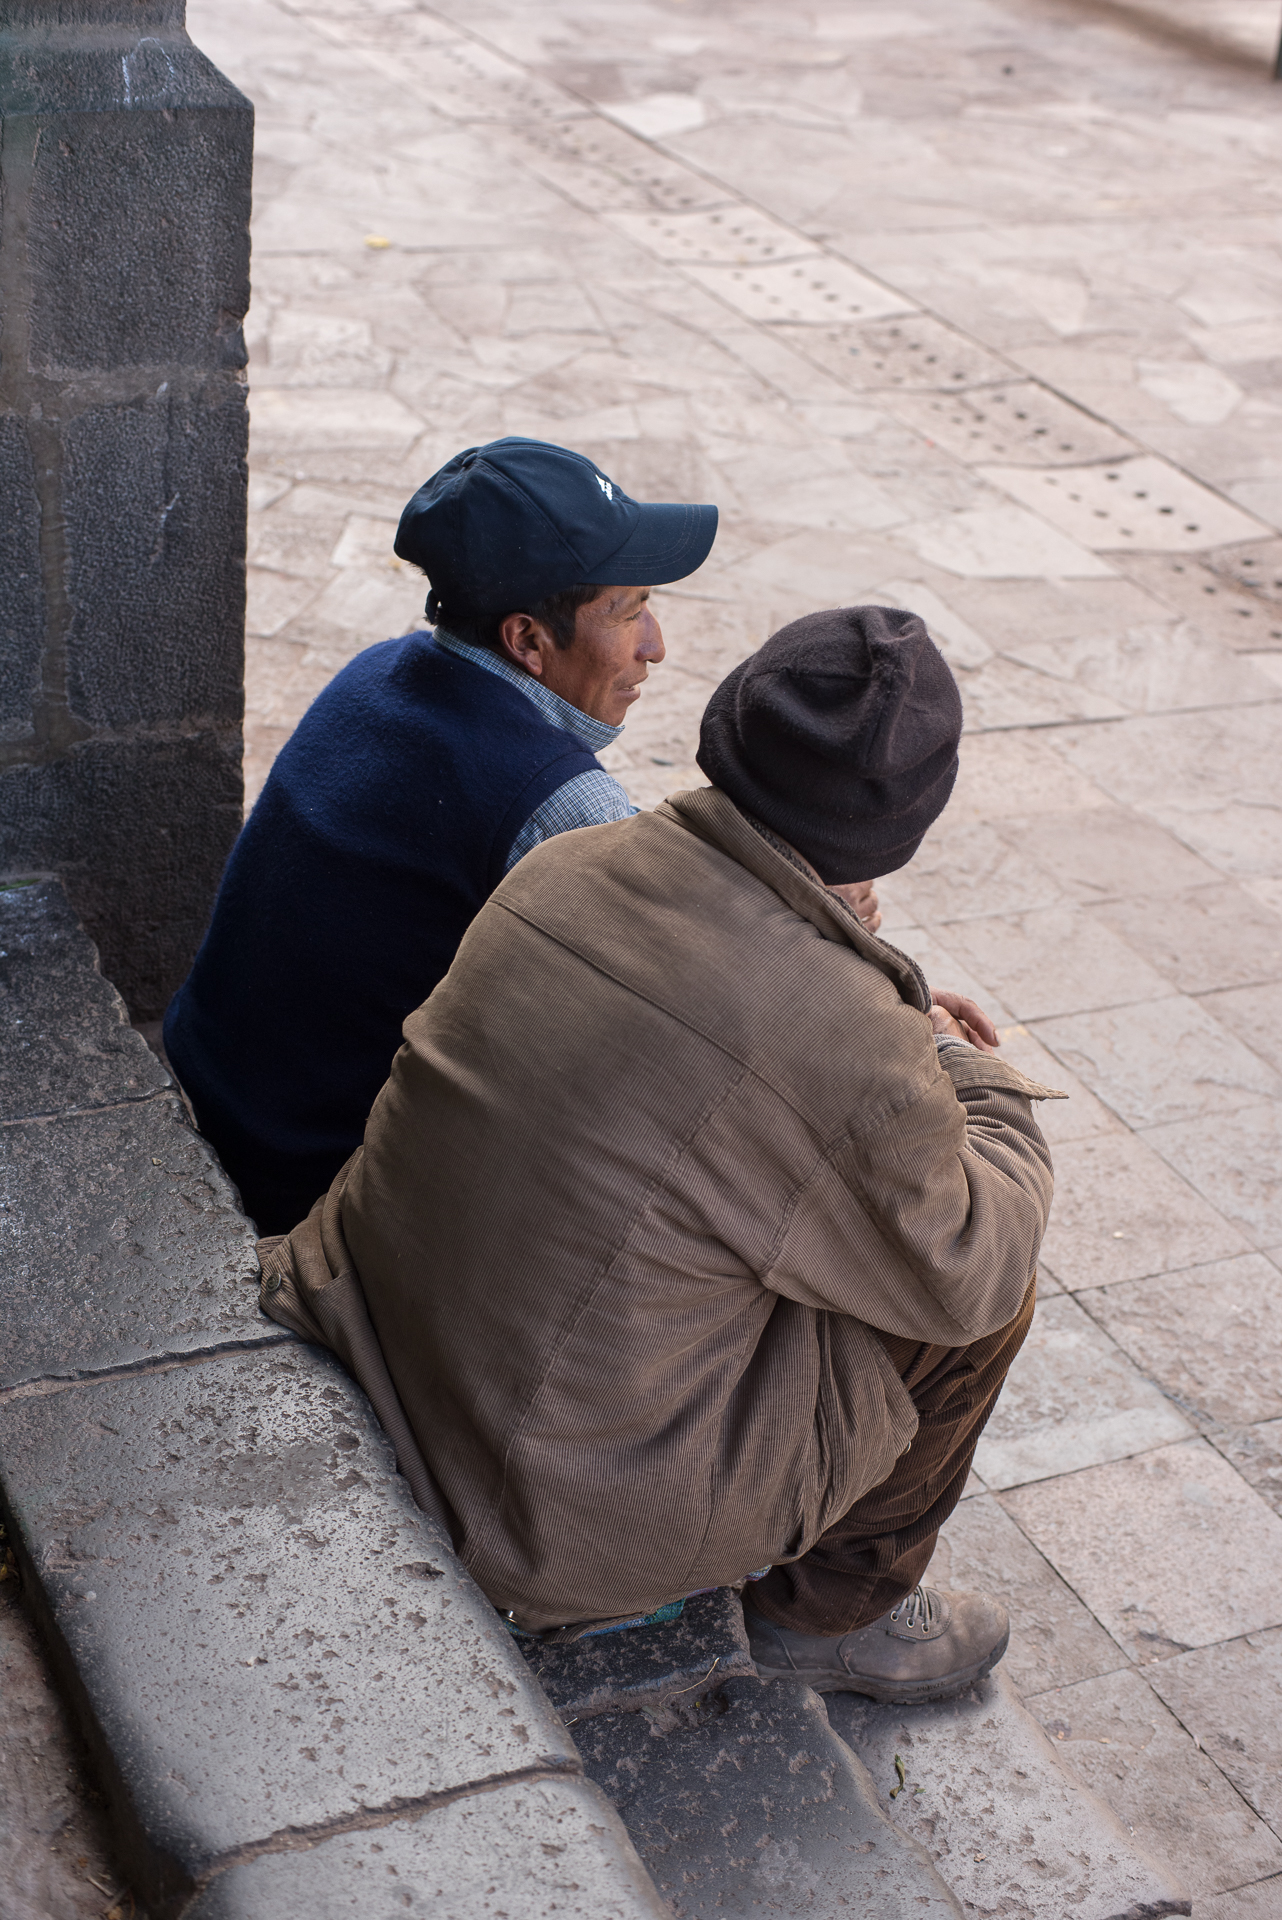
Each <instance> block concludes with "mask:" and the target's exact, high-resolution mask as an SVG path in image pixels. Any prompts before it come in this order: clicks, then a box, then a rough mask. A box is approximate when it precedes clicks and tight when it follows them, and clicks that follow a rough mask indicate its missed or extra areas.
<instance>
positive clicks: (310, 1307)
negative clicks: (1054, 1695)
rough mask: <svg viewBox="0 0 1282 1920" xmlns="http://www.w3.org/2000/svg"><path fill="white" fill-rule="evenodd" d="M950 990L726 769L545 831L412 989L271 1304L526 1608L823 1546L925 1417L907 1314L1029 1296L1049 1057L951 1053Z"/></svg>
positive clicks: (913, 1318) (962, 1336)
mask: <svg viewBox="0 0 1282 1920" xmlns="http://www.w3.org/2000/svg"><path fill="white" fill-rule="evenodd" d="M928 1005H929V995H928V992H927V989H926V985H925V982H924V980H923V979H922V977H921V974H920V973H919V971H918V970H917V968H916V966H915V965H914V964H913V962H912V961H910V960H908V959H906V958H905V957H904V956H903V955H902V954H899V953H897V952H895V950H894V949H893V948H891V947H890V946H888V945H887V944H886V943H885V942H884V941H881V940H879V939H877V938H876V937H875V936H873V935H871V934H869V933H867V932H866V931H865V930H864V928H863V927H861V926H860V924H859V922H858V921H857V920H856V918H855V916H854V915H853V914H852V913H850V912H849V911H848V910H847V909H846V907H845V906H844V905H843V904H842V902H840V901H839V900H838V899H837V898H836V897H835V896H834V895H832V894H831V893H829V892H827V891H826V889H825V888H824V887H823V886H822V885H821V884H820V882H819V881H818V879H817V877H816V876H815V875H814V874H813V873H812V872H811V870H810V869H809V868H808V867H807V866H806V865H805V863H804V862H803V861H801V860H800V859H799V858H798V857H797V856H796V855H795V854H793V853H792V852H791V850H790V849H788V848H787V847H785V846H784V845H783V844H782V843H781V842H778V841H774V840H772V839H770V838H769V837H768V836H767V835H766V834H764V832H762V831H761V830H759V829H757V828H755V827H754V826H753V825H752V824H750V822H749V821H748V820H747V819H746V818H745V817H744V815H743V814H741V813H740V812H739V811H738V810H737V808H736V807H735V806H734V805H733V804H732V802H731V801H730V800H729V799H727V798H726V796H725V795H724V794H722V793H720V792H718V791H717V790H716V789H715V788H704V789H699V790H697V791H694V792H691V793H683V794H677V795H676V796H674V797H673V798H672V799H671V800H669V801H667V802H665V803H664V805H663V806H661V807H660V808H659V809H658V810H657V811H656V812H654V813H643V814H640V815H638V816H637V817H636V818H635V819H631V820H626V821H621V822H619V823H617V824H615V825H611V826H604V827H591V828H586V829H583V830H581V831H579V832H577V833H569V834H564V835H562V836H560V837H559V838H557V839H554V840H551V841H549V842H547V843H546V844H545V845H543V846H541V847H539V848H537V849H536V850H535V851H534V852H533V853H531V854H529V855H528V856H527V857H526V858H525V859H524V860H522V861H521V862H520V864H519V865H518V866H517V867H516V868H514V869H513V871H512V872H511V873H510V874H509V875H508V877H507V878H506V879H505V880H504V882H503V884H502V885H501V886H500V887H499V889H498V891H497V892H496V893H495V894H493V896H492V897H491V899H490V900H489V902H488V903H487V905H486V906H485V907H484V908H483V909H482V911H481V912H480V913H479V914H478V916H477V918H476V919H475V920H474V921H473V923H472V925H471V927H470V929H469V931H468V933H467V936H466V938H465V939H464V941H463V944H462V946H461V947H460V949H459V952H458V956H457V958H456V960H455V962H454V965H453V966H452V967H451V969H450V971H449V973H448V974H447V976H446V978H445V979H444V980H443V981H442V982H441V984H440V986H439V987H437V989H436V991H435V992H434V993H433V994H432V996H431V998H430V999H429V1000H428V1001H427V1002H426V1003H425V1004H424V1005H423V1006H422V1007H420V1008H419V1009H418V1011H417V1012H416V1013H414V1014H412V1015H411V1016H410V1018H409V1019H408V1020H407V1021H406V1023H405V1045H404V1046H403V1047H402V1048H401V1051H400V1052H399V1054H398V1055H397V1057H396V1061H395V1064H394V1066H393V1068H392V1073H391V1077H390V1079H389V1080H388V1082H387V1085H386V1086H385V1087H384V1088H383V1091H382V1092H381V1094H380V1095H379V1097H378V1100H377V1102H376V1103H375V1106H374V1110H373V1113H372V1114H371V1116H370V1121H369V1126H368V1128H367V1130H366V1134H365V1144H364V1146H363V1148H362V1149H361V1150H360V1152H359V1153H357V1154H356V1155H355V1156H354V1157H353V1159H352V1160H351V1161H350V1162H349V1163H348V1165H347V1167H345V1168H344V1170H343V1172H342V1174H340V1176H339V1178H338V1180H337V1181H336V1182H335V1186H334V1188H333V1190H332V1191H331V1193H330V1195H329V1198H328V1200H327V1201H326V1202H323V1203H318V1206H317V1207H316V1209H314V1210H313V1213H312V1215H311V1216H310V1218H309V1219H308V1220H307V1221H306V1222H304V1223H303V1225H302V1226H300V1227H299V1228H296V1229H295V1231H294V1233H293V1234H291V1235H290V1236H289V1237H288V1238H287V1239H285V1240H281V1241H270V1242H264V1243H263V1253H264V1272H265V1282H264V1304H265V1305H266V1306H267V1308H268V1311H270V1312H273V1313H275V1315H276V1317H278V1318H280V1319H282V1320H284V1321H285V1322H286V1323H287V1324H291V1325H294V1326H296V1327H297V1328H298V1329H299V1330H300V1331H303V1332H304V1333H306V1334H308V1336H309V1337H313V1338H317V1337H318V1338H322V1339H324V1340H325V1341H326V1343H327V1344H329V1345H332V1346H334V1347H335V1348H336V1349H337V1350H338V1351H339V1353H340V1354H341V1355H342V1356H343V1358H344V1359H345V1360H346V1361H347V1363H348V1365H349V1366H351V1367H352V1368H353V1370H354V1371H355V1372H356V1373H357V1375H358V1377H360V1378H361V1379H362V1380H363V1381H364V1383H365V1384H366V1386H367V1388H368V1390H369V1391H370V1394H371V1398H372V1399H373V1400H374V1403H375V1405H376V1407H377V1408H378V1410H379V1412H380V1414H381V1415H382V1417H383V1419H384V1424H385V1425H387V1426H388V1429H389V1432H390V1433H391V1436H392V1439H393V1440H394V1442H395V1443H396V1446H397V1450H398V1454H399V1456H400V1458H401V1462H402V1466H403V1468H404V1469H405V1471H406V1472H407V1474H408V1475H409V1477H410V1479H411V1482H412V1483H414V1484H415V1491H416V1492H417V1493H418V1494H419V1497H420V1501H421V1502H423V1503H424V1504H427V1505H429V1506H430V1505H431V1502H432V1488H431V1481H432V1480H434V1481H435V1483H436V1485H437V1486H438V1487H439V1488H440V1490H441V1492H442V1493H443V1494H444V1497H445V1501H446V1502H447V1503H448V1507H449V1509H450V1516H449V1517H450V1523H451V1525H452V1528H453V1531H454V1535H455V1539H456V1542H457V1544H458V1547H459V1551H460V1553H461V1555H462V1558H463V1559H464V1561H465V1562H466V1564H467V1565H468V1567H469V1568H470V1569H471V1571H472V1573H473V1574H474V1576H475V1577H476V1579H477V1581H478V1582H479V1584H480V1585H481V1587H482V1588H483V1589H484V1591H485V1592H486V1593H487V1594H488V1595H489V1597H490V1599H491V1600H492V1601H493V1602H494V1604H495V1605H496V1606H498V1607H499V1608H501V1609H503V1610H505V1611H507V1610H510V1611H511V1612H512V1614H513V1616H514V1617H515V1619H516V1621H517V1622H518V1623H519V1624H521V1625H522V1626H526V1627H530V1628H538V1629H542V1628H546V1627H549V1626H555V1625H562V1624H564V1623H567V1622H573V1621H582V1620H585V1619H589V1618H611V1617H615V1618H617V1617H620V1616H625V1615H628V1614H631V1613H635V1612H641V1611H646V1610H649V1609H651V1608H653V1607H655V1606H657V1605H659V1604H661V1603H662V1602H664V1601H666V1600H670V1599H673V1598H675V1597H676V1596H678V1595H680V1594H683V1593H688V1592H690V1591H691V1590H693V1589H695V1588H699V1587H709V1586H716V1585H722V1584H727V1583H731V1582H733V1581H736V1580H739V1579H741V1578H742V1577H743V1575H744V1574H745V1573H747V1572H748V1571H749V1570H750V1569H753V1568H756V1567H760V1566H764V1565H766V1564H767V1563H768V1562H771V1561H781V1560H786V1559H790V1558H794V1557H796V1556H797V1555H799V1554H801V1553H804V1552H805V1551H806V1549H807V1548H808V1547H809V1546H810V1545H811V1544H813V1542H814V1541H815V1540H816V1539H817V1537H818V1536H819V1534H820V1533H822V1532H823V1530H824V1528H825V1527H826V1526H827V1525H828V1524H829V1523H830V1522H831V1521H833V1520H834V1519H836V1518H837V1517H838V1516H839V1515H840V1514H842V1513H843V1512H844V1511H845V1510H846V1509H847V1508H848V1507H849V1506H850V1505H851V1504H852V1502H853V1501H854V1500H855V1499H856V1498H858V1496H859V1495H860V1494H861V1493H863V1492H864V1491H865V1490H866V1489H867V1488H869V1487H871V1486H875V1485H877V1484H878V1483H879V1482H880V1481H881V1480H883V1479H884V1478H885V1477H886V1475H887V1474H888V1473H889V1471H890V1469H891V1467H892V1465H893V1464H894V1461H895V1460H896V1458H897V1457H898V1456H899V1454H900V1453H902V1451H903V1450H904V1448H905V1447H906V1446H907V1445H908V1443H909V1441H910V1440H911V1438H912V1435H913V1431H914V1428H915V1425H916V1416H915V1413H914V1410H913V1405H912V1402H911V1400H910V1398H909V1396H908V1393H907V1392H906V1390H905V1388H904V1386H903V1384H902V1382H901V1381H900V1379H899V1376H898V1374H897V1373H896V1371H895V1369H894V1368H893V1367H892V1366H891V1364H890V1362H889V1360H888V1358H887V1355H886V1352H885V1349H884V1347H883V1346H882V1343H881V1342H880V1341H879V1340H878V1339H877V1337H876V1333H875V1332H874V1331H872V1330H873V1329H875V1328H881V1329H884V1330H885V1331H886V1332H888V1333H894V1334H901V1335H907V1336H908V1337H909V1338H912V1339H917V1340H922V1341H931V1342H937V1343H940V1344H944V1345H948V1346H962V1345H965V1344H966V1343H967V1342H969V1341H971V1340H973V1339H976V1338H978V1337H979V1336H981V1335H984V1334H987V1333H990V1332H992V1331H994V1330H995V1329H997V1328H999V1327H1001V1326H1004V1325H1005V1324H1006V1323H1007V1322H1008V1321H1009V1320H1011V1319H1013V1318H1014V1316H1015V1314H1016V1312H1017V1311H1018V1309H1019V1306H1020V1303H1021V1301H1022V1300H1023V1297H1024V1294H1025V1291H1026V1289H1027V1287H1028V1283H1029V1280H1030V1278H1031V1276H1032V1273H1033V1269H1034V1265H1035V1262H1036V1259H1037V1250H1038V1245H1039V1242H1040V1240H1041V1235H1042V1230H1043V1227H1044V1225H1045V1221H1046V1214H1047V1209H1048V1207H1049V1204H1050V1197H1051V1169H1050V1157H1049V1154H1048V1152H1047V1148H1046V1144H1045V1141H1044V1140H1043V1138H1042V1136H1041V1133H1040V1132H1039V1131H1038V1128H1037V1126H1036V1125H1035V1123H1034V1121H1033V1119H1032V1110H1031V1107H1030V1097H1031V1098H1034V1099H1035V1098H1039V1097H1045V1096H1046V1094H1047V1093H1048V1091H1049V1090H1048V1089H1046V1088H1043V1087H1038V1086H1036V1085H1034V1084H1033V1083H1032V1082H1030V1081H1028V1080H1026V1079H1025V1078H1024V1076H1023V1075H1022V1074H1020V1073H1019V1072H1017V1071H1016V1070H1015V1069H1014V1068H1012V1067H1008V1066H1006V1065H1005V1064H1004V1063H1002V1062H1001V1061H1000V1060H999V1059H994V1058H992V1057H991V1056H988V1055H985V1054H981V1053H979V1052H977V1051H975V1050H973V1049H971V1048H966V1047H951V1048H946V1049H944V1050H943V1051H942V1052H940V1051H937V1049H936V1047H935V1044H934V1039H933V1036H932V1033H931V1029H930V1023H929V1021H928V1019H927V1017H926V1014H925V1012H924V1009H925V1008H926V1007H927V1006H928ZM362 1295H363V1301H364V1305H362ZM366 1308H367V1309H368V1320H366V1318H365V1309H366ZM371 1327H372V1334H371ZM424 1462H426V1466H427V1468H428V1469H429V1472H428V1473H424V1470H423V1463H424Z"/></svg>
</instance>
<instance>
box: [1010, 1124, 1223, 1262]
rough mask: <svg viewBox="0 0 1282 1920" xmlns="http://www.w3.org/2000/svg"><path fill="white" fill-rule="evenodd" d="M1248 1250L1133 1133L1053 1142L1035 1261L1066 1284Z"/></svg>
mask: <svg viewBox="0 0 1282 1920" xmlns="http://www.w3.org/2000/svg"><path fill="white" fill-rule="evenodd" d="M1222 1124H1223V1122H1222V1121H1221V1120H1217V1122H1216V1125H1217V1127H1218V1126H1220V1125H1222ZM1250 1251H1251V1246H1250V1242H1249V1241H1248V1240H1246V1239H1245V1238H1244V1237H1243V1236H1242V1234H1240V1233H1239V1232H1238V1231H1237V1229H1236V1228H1235V1227H1232V1226H1230V1225H1229V1223H1228V1221H1227V1220H1225V1219H1224V1217H1223V1215H1222V1214H1220V1213H1217V1212H1216V1211H1215V1208H1214V1207H1213V1206H1212V1205H1210V1204H1209V1203H1208V1202H1207V1201H1206V1200H1204V1199H1203V1198H1202V1196H1201V1194H1199V1193H1195V1192H1194V1191H1193V1189H1192V1188H1191V1187H1190V1186H1188V1185H1186V1184H1185V1182H1184V1181H1183V1180H1181V1179H1179V1178H1178V1177H1177V1175H1176V1174H1175V1173H1173V1172H1172V1171H1171V1169H1170V1167H1168V1166H1167V1165H1166V1164H1165V1162H1164V1161H1162V1160H1160V1159H1159V1158H1158V1156H1157V1155H1156V1154H1155V1153H1154V1152H1153V1151H1152V1149H1151V1148H1150V1147H1148V1146H1147V1145H1146V1144H1145V1142H1144V1141H1143V1140H1139V1139H1136V1137H1135V1136H1134V1135H1133V1134H1117V1135H1100V1136H1097V1137H1096V1138H1093V1139H1087V1140H1068V1141H1065V1142H1063V1143H1062V1144H1060V1145H1058V1146H1057V1147H1056V1149H1055V1201H1054V1205H1053V1207H1052V1209H1051V1217H1050V1224H1049V1225H1048V1227H1047V1229H1046V1237H1045V1239H1044V1240H1043V1241H1042V1262H1043V1265H1045V1266H1048V1267H1049V1268H1050V1270H1051V1272H1052V1273H1053V1274H1054V1275H1055V1277H1056V1279H1057V1280H1060V1281H1062V1283H1063V1284H1064V1286H1066V1287H1067V1288H1069V1290H1070V1291H1072V1292H1076V1291H1077V1290H1078V1289H1079V1288H1082V1287H1101V1286H1111V1285H1113V1284H1115V1283H1116V1282H1117V1281H1119V1280H1140V1279H1143V1278H1145V1276H1147V1275H1148V1274H1152V1273H1166V1272H1170V1271H1172V1270H1176V1269H1178V1268H1180V1267H1192V1266H1200V1265H1203V1264H1205V1263H1206V1262H1209V1261H1212V1260H1222V1259H1228V1258H1231V1257H1232V1256H1233V1255H1234V1254H1239V1253H1249V1252H1250Z"/></svg>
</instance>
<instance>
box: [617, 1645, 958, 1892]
mask: <svg viewBox="0 0 1282 1920" xmlns="http://www.w3.org/2000/svg"><path fill="white" fill-rule="evenodd" d="M717 1704H718V1705H720V1706H721V1707H723V1709H724V1710H723V1711H721V1712H716V1711H715V1710H714V1711H713V1712H712V1713H711V1714H710V1715H708V1717H705V1718H703V1719H701V1720H700V1721H699V1723H698V1724H696V1725H693V1726H691V1725H676V1726H674V1727H672V1728H671V1730H669V1731H667V1732H661V1731H660V1730H659V1729H658V1728H657V1727H655V1728H652V1727H651V1725H650V1724H649V1723H648V1722H647V1720H646V1718H645V1716H644V1715H641V1714H634V1713H629V1714H614V1715H608V1716H602V1717H601V1718H599V1719H596V1720H593V1721H591V1722H590V1724H589V1725H588V1726H587V1727H586V1728H583V1729H581V1730H580V1732H579V1748H580V1751H581V1752H582V1754H583V1760H584V1765H585V1766H586V1768H587V1771H588V1774H589V1777H590V1778H591V1779H593V1780H595V1781H597V1783H598V1784H599V1785H600V1786H601V1787H602V1788H603V1790H604V1791H605V1793H606V1795H607V1797H608V1798H609V1799H610V1800H611V1801H612V1802H613V1803H614V1805H615V1806H616V1807H617V1808H618V1810H619V1813H620V1815H621V1816H622V1818H623V1820H624V1823H625V1824H626V1826H627V1828H628V1831H629V1832H630V1833H631V1835H632V1838H633V1840H634V1842H635V1843H636V1847H637V1850H638V1852H639V1853H640V1855H641V1858H642V1860H643V1861H644V1862H645V1864H646V1866H647V1867H648V1868H649V1870H650V1872H651V1874H652V1875H653V1876H654V1880H655V1882H656V1884H657V1886H658V1888H659V1891H660V1892H661V1893H662V1894H663V1895H664V1896H665V1897H666V1899H667V1901H668V1902H669V1903H670V1911H671V1912H673V1913H674V1914H676V1915H677V1916H678V1917H679V1920H703V1916H712V1915H716V1916H718V1920H732V1917H733V1920H747V1917H748V1916H750V1915H757V1914H761V1915H765V1914H799V1915H800V1914H805V1915H806V1916H807V1917H808V1920H847V1916H848V1915H851V1914H866V1915H867V1916H868V1920H874V1917H875V1920H910V1916H911V1917H912V1920H959V1916H960V1914H961V1908H960V1907H959V1906H958V1904H957V1901H956V1900H955V1899H954V1897H953V1895H952V1894H951V1893H950V1892H949V1891H948V1889H947V1887H946V1886H945V1885H944V1883H943V1881H942V1880H941V1879H940V1878H939V1876H938V1874H937V1873H936V1871H935V1869H934V1867H933V1866H932V1865H931V1863H930V1860H929V1858H928V1857H927V1854H926V1852H925V1850H924V1848H923V1847H922V1846H921V1845H920V1843H919V1842H917V1841H916V1840H915V1839H913V1838H911V1837H907V1836H904V1835H901V1834H898V1833H896V1831H895V1829H894V1828H893V1827H892V1826H891V1824H890V1823H889V1822H888V1821H887V1820H886V1819H885V1818H884V1817H883V1815H882V1814H881V1812H880V1811H879V1810H878V1807H877V1801H876V1794H875V1792H874V1790H873V1787H872V1783H871V1782H870V1781H869V1779H868V1776H867V1774H866V1772H865V1770H864V1768H863V1766H862V1765H861V1764H860V1762H859V1760H857V1759H856V1757H855V1755H854V1754H852V1753H851V1752H850V1750H849V1748H848V1747H846V1746H845V1745H843V1743H842V1741H841V1740H839V1739H838V1738H837V1737H836V1735H835V1734H834V1733H833V1731H832V1728H831V1727H830V1725H829V1723H828V1719H827V1716H826V1715H825V1713H824V1709H823V1702H822V1701H821V1700H820V1699H819V1696H818V1695H817V1694H815V1693H812V1692H811V1690H810V1688H809V1687H804V1686H802V1685H800V1684H799V1683H793V1682H789V1681H780V1680H776V1681H771V1682H770V1683H769V1684H768V1685H767V1684H765V1683H763V1682H761V1681H757V1680H731V1681H730V1682H729V1683H728V1684H727V1686H726V1688H725V1690H724V1693H723V1695H722V1696H721V1699H720V1701H719V1702H718V1703H717Z"/></svg>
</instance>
